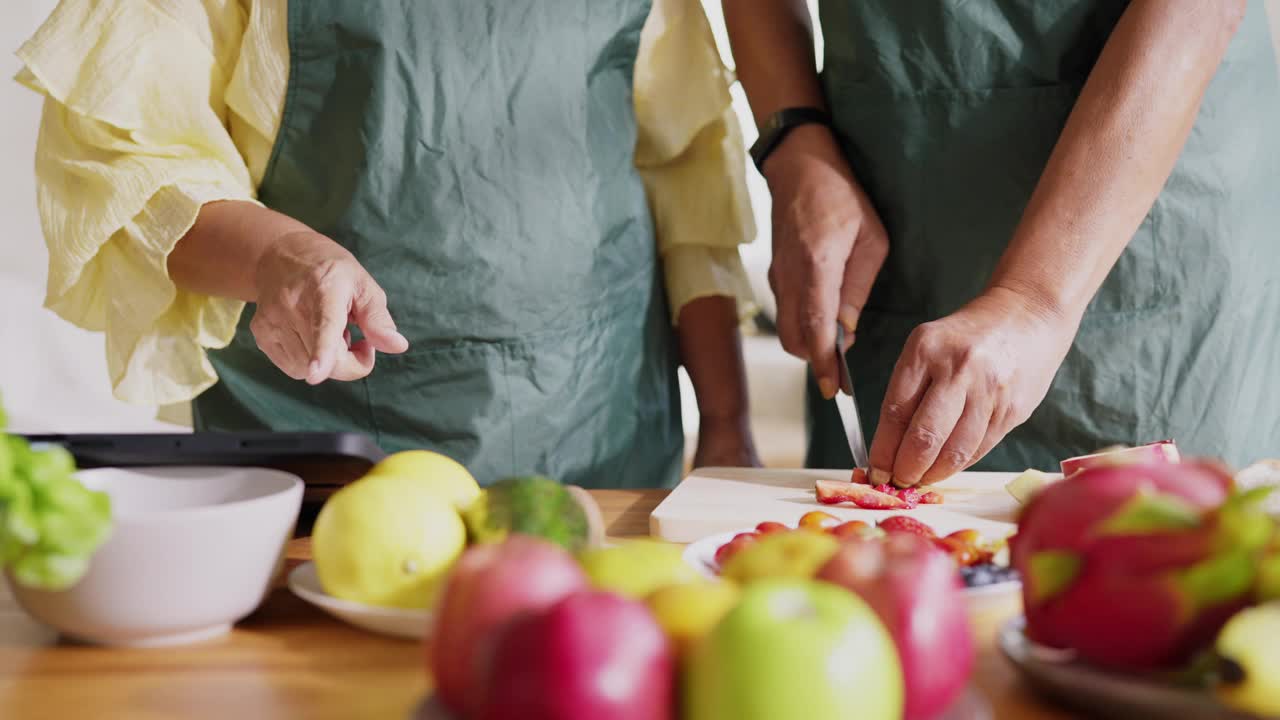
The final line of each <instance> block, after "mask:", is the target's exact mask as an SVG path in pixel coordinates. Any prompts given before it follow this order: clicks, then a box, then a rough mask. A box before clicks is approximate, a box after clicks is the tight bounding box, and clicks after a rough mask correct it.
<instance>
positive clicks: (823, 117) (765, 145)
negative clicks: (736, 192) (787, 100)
mask: <svg viewBox="0 0 1280 720" xmlns="http://www.w3.org/2000/svg"><path fill="white" fill-rule="evenodd" d="M809 124H818V125H825V126H826V127H831V115H830V114H828V113H827V111H826V110H822V109H819V108H815V107H793V108H784V109H782V110H779V111H778V112H776V113H774V114H772V115H770V116H769V117H768V118H767V119H766V120H765V121H764V125H763V126H761V128H760V137H759V138H758V139H757V140H756V141H755V143H753V144H752V145H751V160H752V161H753V162H754V163H755V164H756V169H758V170H760V172H764V162H765V160H767V159H768V158H769V155H771V154H772V153H773V151H774V150H777V149H778V146H779V145H781V144H782V141H783V140H785V139H786V137H787V134H788V133H790V132H791V131H792V130H794V129H796V128H797V127H800V126H801V125H809Z"/></svg>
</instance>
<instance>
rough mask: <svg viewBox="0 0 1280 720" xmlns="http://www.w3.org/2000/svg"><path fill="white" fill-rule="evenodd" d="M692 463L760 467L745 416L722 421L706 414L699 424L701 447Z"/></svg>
mask: <svg viewBox="0 0 1280 720" xmlns="http://www.w3.org/2000/svg"><path fill="white" fill-rule="evenodd" d="M693 466H694V467H695V468H701V467H760V458H759V456H758V455H757V454H756V446H755V441H754V440H752V438H751V429H750V427H748V422H747V420H746V418H740V419H735V420H720V419H715V418H708V417H705V416H704V417H703V418H702V419H701V421H700V422H699V424H698V449H697V451H696V452H695V454H694V456H693Z"/></svg>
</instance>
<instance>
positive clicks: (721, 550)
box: [685, 510, 1020, 601]
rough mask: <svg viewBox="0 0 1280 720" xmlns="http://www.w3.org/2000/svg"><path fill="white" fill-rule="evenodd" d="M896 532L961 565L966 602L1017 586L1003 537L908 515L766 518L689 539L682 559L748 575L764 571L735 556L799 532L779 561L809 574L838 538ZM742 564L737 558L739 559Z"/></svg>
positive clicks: (706, 569)
mask: <svg viewBox="0 0 1280 720" xmlns="http://www.w3.org/2000/svg"><path fill="white" fill-rule="evenodd" d="M895 534H908V535H916V536H919V537H922V538H924V539H926V540H928V541H929V542H930V543H931V544H933V545H934V546H935V547H937V548H938V549H940V550H942V551H944V552H945V553H946V554H947V555H948V556H950V557H951V558H952V559H953V560H954V561H955V564H956V566H957V567H958V569H959V574H960V579H961V581H962V582H963V585H964V588H965V595H966V597H967V598H969V599H970V601H982V600H988V599H991V598H997V597H1004V596H1007V595H1008V594H1010V593H1016V592H1017V591H1018V588H1019V587H1020V583H1019V581H1018V573H1017V571H1016V570H1014V569H1013V568H1012V567H1010V565H1009V560H1008V556H1009V554H1008V547H1007V542H1006V541H1005V539H1003V538H1000V539H991V538H984V537H982V536H981V535H980V534H979V533H978V531H976V530H972V529H965V530H957V531H955V532H953V533H950V534H948V535H939V534H938V533H936V532H934V530H933V528H931V527H930V526H929V525H927V524H926V523H924V522H921V521H920V520H919V519H917V518H914V517H908V516H906V515H890V516H888V517H885V518H883V519H881V520H879V521H877V522H876V524H874V525H872V524H870V523H868V522H865V521H862V520H848V521H844V522H841V520H840V519H839V518H836V517H834V516H832V515H830V514H828V513H825V512H822V511H820V510H815V511H813V512H809V513H807V514H805V515H804V516H802V517H801V518H800V521H799V523H798V524H797V526H796V527H794V528H793V527H790V526H788V525H785V524H783V523H779V522H773V521H765V522H762V523H760V524H758V525H756V526H755V527H754V528H744V529H742V530H739V531H734V532H726V533H719V534H716V535H711V536H709V537H705V538H703V539H701V540H698V541H697V542H694V543H691V544H690V545H689V546H688V547H687V548H686V550H685V560H686V561H687V562H688V563H689V564H690V565H692V566H694V567H695V568H697V569H698V570H700V571H701V572H702V573H703V574H705V575H707V576H708V577H719V576H721V575H726V574H727V576H728V577H731V578H732V577H734V576H737V575H744V574H747V575H751V574H757V573H759V572H762V571H761V570H758V569H755V568H744V567H736V568H735V567H731V565H730V563H731V562H732V560H733V557H734V556H735V555H737V554H738V553H739V552H740V551H742V550H743V549H745V548H747V547H749V546H751V545H754V544H756V543H758V542H759V541H760V540H762V539H764V538H767V537H770V536H775V535H797V536H799V537H797V538H796V539H795V540H794V541H792V543H791V545H790V546H789V547H785V548H784V547H782V546H781V544H779V546H778V554H779V555H781V556H784V557H781V558H779V559H778V560H777V562H779V563H787V564H789V565H791V568H790V570H791V571H792V572H794V573H795V574H800V575H805V574H812V573H813V572H816V571H817V570H818V565H820V563H821V562H822V561H823V560H825V559H826V558H827V556H828V555H829V554H830V553H831V552H833V551H834V548H835V547H836V546H837V545H838V544H839V542H840V541H844V540H850V539H862V540H874V539H876V538H883V537H886V536H889V535H895ZM739 564H740V565H741V563H739Z"/></svg>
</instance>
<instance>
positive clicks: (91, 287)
mask: <svg viewBox="0 0 1280 720" xmlns="http://www.w3.org/2000/svg"><path fill="white" fill-rule="evenodd" d="M287 1H288V0H93V1H87V0H63V1H62V2H60V3H59V4H58V6H57V8H56V9H55V10H54V11H53V13H52V15H51V16H50V17H49V18H48V19H47V20H46V21H45V23H44V24H43V25H42V26H41V27H40V28H39V29H38V30H37V31H36V33H35V35H34V36H32V37H31V38H30V39H29V40H28V41H27V42H26V43H25V44H23V46H22V47H21V48H20V49H19V50H18V57H19V58H20V59H21V60H22V61H23V63H24V68H23V69H22V70H21V71H19V73H18V76H17V78H16V79H17V80H18V81H19V82H21V83H23V84H24V85H26V86H27V87H29V88H31V89H32V90H35V91H36V92H39V93H41V94H42V95H44V97H45V103H44V114H43V120H42V122H41V126H40V135H39V140H38V143H37V151H36V181H37V199H38V204H39V211H40V218H41V224H42V227H43V230H44V235H45V241H46V243H47V244H48V248H49V277H48V290H47V295H46V298H45V306H46V307H48V308H50V309H52V310H53V311H54V312H56V313H57V314H58V315H59V316H61V317H62V318H64V319H66V320H67V321H69V322H72V323H74V324H76V325H78V326H80V327H83V328H86V329H89V330H94V331H102V332H104V333H105V335H106V350H107V367H108V370H109V372H110V377H111V383H112V388H113V391H114V393H115V395H116V397H118V398H120V399H121V400H124V401H126V402H132V403H139V404H147V405H161V406H164V405H172V404H176V403H182V402H185V401H187V400H190V399H191V398H193V397H195V396H196V395H198V394H199V393H200V392H202V391H203V390H205V389H206V388H208V387H209V386H210V385H212V384H214V383H215V382H216V381H217V375H216V374H215V371H214V369H213V366H212V365H211V364H210V362H209V360H208V358H207V356H206V351H207V349H209V348H219V347H224V346H225V345H226V344H227V343H228V342H230V340H231V337H232V335H233V333H234V330H235V327H236V323H237V322H238V320H239V317H240V312H241V310H242V309H243V303H241V302H239V301H235V300H229V299H225V298H214V297H208V296H204V295H199V294H196V293H192V292H187V291H185V290H181V289H179V288H177V287H175V286H174V284H173V282H172V281H171V280H170V279H169V276H168V272H167V269H166V262H167V258H168V254H169V252H170V251H171V250H172V249H173V246H174V244H175V243H176V242H177V241H178V239H179V238H181V237H182V236H183V235H184V234H185V233H186V232H187V230H188V229H190V227H191V225H192V224H193V223H194V222H195V218H196V215H197V213H198V212H199V210H200V207H201V205H202V204H204V203H206V202H211V201H214V200H227V199H240V200H254V199H255V194H256V189H257V186H258V184H259V182H260V181H261V179H262V175H263V171H264V169H265V167H266V164H267V159H268V157H269V156H270V153H271V148H272V146H273V144H274V142H275V136H276V132H277V130H278V127H279V123H280V116H281V113H282V111H283V106H284V96H285V90H286V86H287V83H288V75H289V68H288V65H289V51H288V32H287V27H286V19H287V4H286V3H287ZM729 84H730V78H729V72H728V71H727V69H726V68H725V67H724V66H723V64H722V63H721V60H720V56H719V54H718V53H717V49H716V46H715V39H714V37H713V36H712V34H711V29H710V26H709V23H708V21H707V18H706V15H705V13H704V12H703V9H702V7H701V5H700V4H699V0H654V3H653V8H652V10H651V12H650V15H649V18H648V21H647V22H646V24H645V27H644V30H643V32H642V34H641V40H640V53H639V57H638V58H637V65H636V71H635V109H636V114H637V121H638V124H639V139H638V143H637V146H636V156H635V157H636V160H635V162H636V167H637V169H638V170H639V172H640V174H641V176H642V178H643V180H644V184H645V188H646V191H647V193H648V196H649V201H650V207H651V209H652V212H653V215H654V219H655V226H656V228H657V237H658V244H659V248H660V252H661V256H662V258H663V270H664V273H665V275H666V279H667V286H668V292H669V295H670V301H671V303H670V304H671V307H672V312H673V314H674V316H675V317H678V316H679V311H680V308H682V307H683V306H684V305H685V304H686V303H688V302H689V301H691V300H693V299H696V298H699V297H704V296H708V295H727V296H731V297H736V298H737V300H738V304H739V307H740V308H741V310H742V312H743V313H744V314H745V313H747V312H750V311H751V310H752V309H753V307H754V306H753V302H752V300H751V290H750V287H749V285H748V283H747V280H746V273H745V271H744V269H743V267H742V262H741V260H740V258H739V255H738V245H739V244H741V243H744V242H749V241H750V240H751V239H752V238H753V237H754V235H755V226H754V221H753V218H752V214H751V211H750V200H749V198H748V195H747V188H746V182H745V171H746V164H745V153H744V150H743V143H742V137H741V134H740V129H739V127H738V124H737V120H736V118H735V116H734V114H733V110H732V108H731V106H730V102H731V101H730V96H729Z"/></svg>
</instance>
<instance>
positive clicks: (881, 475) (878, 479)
mask: <svg viewBox="0 0 1280 720" xmlns="http://www.w3.org/2000/svg"><path fill="white" fill-rule="evenodd" d="M892 479H893V476H892V475H890V474H889V473H888V472H886V471H884V470H877V469H876V468H871V484H872V485H888V484H889V481H890V480H892Z"/></svg>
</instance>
